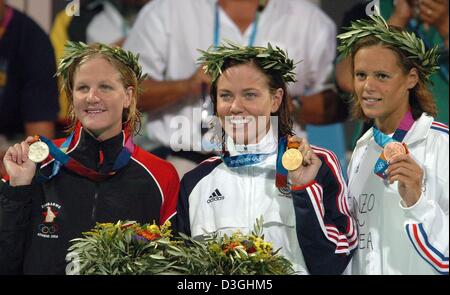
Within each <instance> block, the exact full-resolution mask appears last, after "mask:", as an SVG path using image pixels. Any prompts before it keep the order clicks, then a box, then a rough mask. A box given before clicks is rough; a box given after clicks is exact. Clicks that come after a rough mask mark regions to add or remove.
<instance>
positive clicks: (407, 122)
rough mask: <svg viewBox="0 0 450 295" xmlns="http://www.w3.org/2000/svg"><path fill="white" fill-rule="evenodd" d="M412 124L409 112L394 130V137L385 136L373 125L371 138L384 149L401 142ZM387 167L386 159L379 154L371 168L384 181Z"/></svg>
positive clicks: (412, 119) (412, 120)
mask: <svg viewBox="0 0 450 295" xmlns="http://www.w3.org/2000/svg"><path fill="white" fill-rule="evenodd" d="M413 124H414V118H413V116H412V113H411V111H410V110H409V111H408V112H407V113H406V114H405V116H404V117H403V119H402V120H401V121H400V125H399V127H398V128H397V130H395V132H394V135H393V136H392V138H391V137H389V136H387V135H386V134H384V133H383V132H381V131H380V130H379V129H378V128H377V127H376V126H375V125H374V126H373V138H374V139H375V142H376V143H377V144H378V145H379V146H381V147H382V148H384V147H385V145H387V144H388V143H390V142H393V141H395V142H402V140H403V138H405V136H406V134H407V133H408V131H409V129H411V126H412V125H413ZM388 167H389V163H388V162H387V161H386V158H385V157H384V153H383V152H381V154H380V157H379V158H378V160H377V162H376V163H375V167H374V168H373V172H374V173H375V174H376V175H378V176H379V177H381V178H383V179H386V177H387V174H386V173H385V171H386V169H387V168H388Z"/></svg>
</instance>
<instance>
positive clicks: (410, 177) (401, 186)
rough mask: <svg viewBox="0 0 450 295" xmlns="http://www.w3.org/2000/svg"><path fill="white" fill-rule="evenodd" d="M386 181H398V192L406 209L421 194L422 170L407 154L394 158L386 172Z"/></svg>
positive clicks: (391, 182)
mask: <svg viewBox="0 0 450 295" xmlns="http://www.w3.org/2000/svg"><path fill="white" fill-rule="evenodd" d="M386 173H387V175H388V181H389V183H390V184H393V183H394V182H395V181H398V192H399V193H400V196H401V197H402V199H403V202H404V203H405V205H406V206H407V207H411V206H413V205H414V204H415V203H416V202H417V201H418V200H419V198H420V195H421V194H422V179H423V170H422V168H421V167H420V166H419V165H418V164H417V163H416V161H414V159H413V158H412V157H411V156H410V155H409V154H401V155H396V156H394V157H393V158H392V159H391V161H390V162H389V167H388V169H387V170H386Z"/></svg>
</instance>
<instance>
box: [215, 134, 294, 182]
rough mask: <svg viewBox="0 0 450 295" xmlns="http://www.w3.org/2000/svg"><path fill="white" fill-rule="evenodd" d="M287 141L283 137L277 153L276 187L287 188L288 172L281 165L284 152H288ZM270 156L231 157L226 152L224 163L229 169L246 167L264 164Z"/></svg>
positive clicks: (223, 156) (248, 155)
mask: <svg viewBox="0 0 450 295" xmlns="http://www.w3.org/2000/svg"><path fill="white" fill-rule="evenodd" d="M286 147H287V140H286V137H281V138H280V139H279V141H278V153H277V165H276V167H277V173H276V178H275V185H276V187H285V186H287V175H288V171H287V170H286V168H284V167H283V164H282V163H281V158H282V157H283V154H284V152H285V151H286ZM269 155H270V154H245V155H237V156H230V153H229V152H225V153H224V155H222V161H223V162H224V163H225V165H226V166H227V167H229V168H237V167H245V166H252V165H255V164H258V163H261V162H263V161H264V160H265V159H267V157H268V156H269Z"/></svg>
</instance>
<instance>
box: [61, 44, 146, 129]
mask: <svg viewBox="0 0 450 295" xmlns="http://www.w3.org/2000/svg"><path fill="white" fill-rule="evenodd" d="M104 48H105V45H100V44H93V45H89V46H88V47H87V48H86V49H85V50H84V51H83V53H82V54H80V55H79V56H77V57H76V58H74V59H73V61H72V62H71V64H70V65H69V66H68V68H67V72H66V73H67V74H66V76H65V77H64V79H63V84H64V85H63V89H64V90H65V92H66V95H67V98H68V100H69V110H68V117H69V126H68V128H67V131H69V132H70V131H73V130H74V128H75V126H76V123H77V121H78V119H77V117H76V115H75V110H74V105H73V86H74V81H75V75H76V72H77V69H78V68H79V67H80V66H81V65H83V64H84V63H86V62H87V61H89V60H91V59H93V58H103V59H105V60H106V61H108V62H109V63H110V64H111V65H112V66H113V67H114V68H115V69H116V70H117V71H118V72H119V75H120V80H121V82H122V85H123V87H124V89H127V88H128V87H130V86H131V87H133V95H132V97H131V101H130V106H129V107H128V108H126V109H124V110H123V113H122V128H128V129H129V131H130V132H132V133H133V134H137V133H138V132H139V130H140V127H141V124H140V123H141V119H140V118H141V114H140V112H139V110H138V109H137V99H138V95H139V94H140V93H141V88H140V80H139V79H138V77H137V75H136V72H135V70H133V68H132V67H130V66H129V65H127V64H125V63H124V62H123V60H121V59H119V58H117V57H116V56H115V55H114V53H112V52H109V51H105V50H104Z"/></svg>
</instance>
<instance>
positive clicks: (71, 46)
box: [56, 41, 147, 84]
mask: <svg viewBox="0 0 450 295" xmlns="http://www.w3.org/2000/svg"><path fill="white" fill-rule="evenodd" d="M90 53H99V54H104V55H106V56H109V57H112V58H114V59H116V60H118V61H120V62H122V63H123V64H124V65H126V66H128V67H129V68H130V69H131V70H132V71H133V72H134V74H135V75H136V79H137V81H138V84H139V83H140V82H142V81H143V80H144V79H145V77H146V76H147V75H146V74H142V67H141V65H139V61H138V60H139V55H138V54H136V55H135V54H133V53H132V52H131V51H127V50H124V49H122V48H120V47H110V46H108V45H106V44H101V43H98V44H95V45H94V46H92V45H91V46H90V45H87V44H85V43H83V42H73V41H67V42H66V45H65V48H64V56H63V57H62V58H61V60H60V62H59V64H58V69H57V71H56V76H58V77H59V76H60V77H62V78H63V80H67V78H68V73H69V68H70V66H71V65H72V64H73V63H74V62H75V61H76V60H78V59H80V58H82V57H83V56H86V55H88V54H90Z"/></svg>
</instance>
